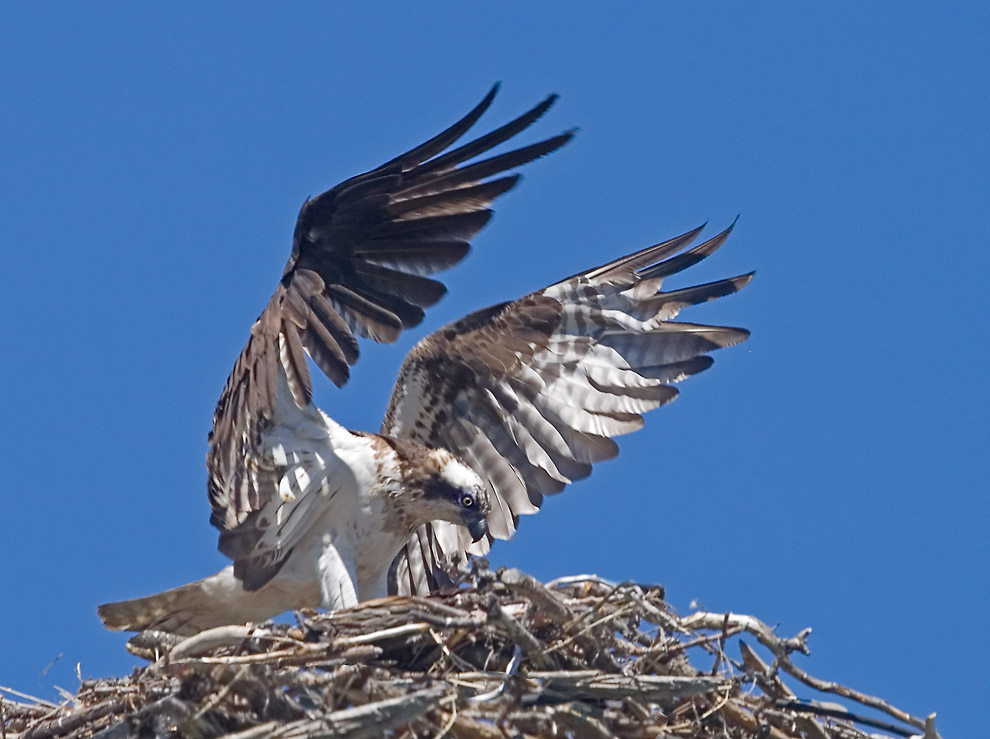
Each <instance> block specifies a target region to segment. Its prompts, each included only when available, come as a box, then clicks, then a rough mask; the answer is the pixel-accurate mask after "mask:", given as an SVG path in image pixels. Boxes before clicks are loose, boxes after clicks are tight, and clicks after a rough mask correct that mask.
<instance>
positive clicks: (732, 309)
mask: <svg viewBox="0 0 990 739" xmlns="http://www.w3.org/2000/svg"><path fill="white" fill-rule="evenodd" d="M357 5H358V4H354V7H348V8H344V7H343V4H323V3H319V4H292V5H291V6H287V7H282V6H280V9H279V10H275V9H273V8H274V6H272V7H269V8H263V7H262V6H261V5H260V4H252V3H247V4H245V3H209V4H186V5H184V6H183V12H181V13H177V12H169V11H167V10H165V9H163V6H161V5H160V4H156V5H152V4H150V3H145V4H133V3H126V4H118V5H116V6H115V5H113V4H110V3H106V4H101V5H100V6H99V9H86V8H83V7H82V6H81V5H78V4H70V3H61V4H51V5H48V6H47V7H46V6H43V5H42V4H40V3H31V4H8V5H7V6H5V9H4V13H3V15H4V20H3V24H2V28H0V100H2V101H3V102H2V106H0V140H2V143H0V149H2V152H3V153H2V165H0V189H2V197H0V238H2V241H3V248H2V260H3V277H4V280H3V283H4V289H3V291H2V294H0V300H2V314H3V316H4V325H5V341H4V346H5V350H4V354H3V357H4V361H3V362H2V363H0V393H2V408H3V413H2V421H0V450H2V451H0V460H2V469H3V480H4V487H5V490H4V493H3V512H4V516H3V527H2V534H0V561H2V563H3V564H2V566H3V579H2V588H0V592H2V603H3V606H2V608H0V685H7V686H12V687H15V688H18V689H20V690H23V691H26V692H28V693H35V694H40V695H42V696H45V697H52V696H54V695H55V690H54V687H53V686H55V685H60V686H62V687H65V688H67V689H69V690H74V689H75V688H76V687H77V682H76V679H75V669H76V664H77V663H79V664H80V665H81V672H82V674H83V676H88V677H93V676H101V675H123V674H125V673H127V672H128V671H129V670H130V668H131V667H132V666H133V665H134V664H136V662H137V661H136V660H134V659H133V658H132V657H130V655H128V654H127V653H126V652H125V650H124V641H125V638H126V637H124V636H122V635H119V634H111V633H108V632H105V631H104V630H103V629H102V627H101V626H100V623H99V621H98V619H97V617H96V612H95V606H96V604H97V603H100V602H103V601H107V600H112V599H120V598H125V597H132V596H137V595H144V594H147V593H150V592H153V591H156V590H160V589H163V588H166V587H170V586H173V585H178V584H180V583H183V582H186V581H188V580H191V579H195V578H198V577H201V576H204V575H207V574H209V573H211V572H213V571H215V570H216V569H218V568H219V567H220V566H222V565H223V564H224V560H223V558H222V556H221V555H219V554H218V553H217V552H216V550H215V545H216V536H215V532H214V530H213V529H211V527H210V526H209V523H208V505H207V500H206V475H205V469H204V453H205V450H206V434H207V431H208V430H209V426H210V419H211V414H212V410H213V405H214V403H215V401H216V398H217V396H218V394H219V391H220V388H221V387H222V385H223V382H224V380H225V378H226V376H227V372H228V371H229V369H230V367H231V365H232V364H233V361H234V359H235V357H236V355H237V353H238V351H239V350H240V348H241V346H242V345H243V343H244V341H245V340H246V338H247V331H248V327H249V326H250V324H251V322H252V321H253V320H254V318H255V316H256V315H257V313H258V312H259V311H260V309H261V308H262V307H263V305H264V303H265V301H266V300H267V299H268V296H269V295H270V292H271V290H272V288H273V287H274V285H275V282H276V280H277V278H278V276H279V274H280V271H281V268H282V265H283V263H284V260H285V258H286V256H287V254H288V250H289V245H290V238H291V233H292V227H293V224H294V220H295V217H296V212H297V209H298V207H299V205H300V204H301V202H302V201H303V199H304V198H305V197H307V196H308V195H313V194H316V193H319V192H321V191H322V190H324V189H326V188H327V187H329V186H331V185H333V184H335V183H336V182H338V181H339V180H341V179H343V178H345V177H347V176H349V175H351V174H354V173H357V172H359V171H363V170H365V169H367V168H369V167H371V166H374V165H377V164H379V163H381V162H382V161H384V160H386V159H388V158H390V157H392V156H393V155H395V154H396V153H398V152H399V151H401V150H403V149H404V148H405V147H408V146H410V145H412V144H415V143H419V141H421V140H422V139H424V138H426V137H428V136H430V135H432V134H434V133H436V132H437V131H438V130H440V129H441V128H443V127H444V126H446V125H447V124H449V123H450V122H452V121H453V120H454V119H455V118H457V117H458V116H460V115H461V114H463V113H464V112H466V111H467V110H468V109H469V108H470V107H471V106H472V105H474V104H475V103H476V102H477V101H478V100H479V99H480V98H481V96H482V95H483V94H484V93H485V91H486V90H487V89H488V87H489V86H490V85H491V83H492V82H494V81H496V80H502V82H503V87H502V93H501V94H500V96H499V98H498V99H497V101H496V103H495V105H494V106H493V110H492V111H491V112H490V113H489V114H488V115H487V116H486V117H485V118H484V119H483V124H482V125H483V126H486V127H488V126H492V125H497V124H499V123H502V122H504V121H505V120H507V119H508V118H509V117H511V116H514V115H515V114H517V113H519V112H521V111H522V110H524V109H526V108H527V107H528V106H530V105H531V104H533V103H535V102H536V101H538V100H539V99H540V98H542V97H543V96H544V95H545V94H546V93H548V92H552V91H555V92H558V93H560V94H561V100H560V102H559V104H558V105H557V106H556V107H555V108H554V109H553V110H552V111H551V113H550V114H548V115H547V116H546V118H545V119H544V120H543V121H541V122H540V123H539V124H538V126H537V127H536V129H535V130H534V131H533V132H532V134H531V137H530V139H529V140H535V138H536V137H537V136H549V135H552V134H554V133H557V132H558V131H561V130H564V129H567V128H570V127H572V126H579V127H580V133H579V135H578V137H577V138H576V139H575V140H574V141H573V142H572V143H571V144H570V145H569V146H567V147H566V148H565V149H564V150H562V151H560V152H558V153H556V154H555V155H553V156H552V157H551V158H549V159H547V160H544V161H541V162H538V163H535V164H533V165H530V166H529V167H528V168H527V169H526V172H525V177H524V180H523V182H522V184H521V185H520V186H519V187H518V188H517V189H516V190H515V191H514V192H512V193H510V194H509V195H508V196H506V197H505V198H503V199H502V200H501V201H499V203H498V208H497V210H498V213H497V216H496V218H495V219H494V220H493V221H492V223H491V224H490V225H489V227H488V228H487V230H485V231H484V232H483V234H482V236H481V237H480V238H479V239H478V240H477V242H476V248H475V250H474V252H473V254H472V256H471V257H470V258H469V259H468V260H467V261H466V262H465V263H464V264H463V265H462V266H460V267H458V268H457V269H455V270H454V271H452V272H450V273H448V274H447V276H446V281H447V284H448V285H449V287H450V294H449V296H448V297H447V298H446V299H445V300H444V301H443V303H442V304H441V305H439V306H438V307H437V308H436V309H434V310H433V311H432V312H431V313H430V314H429V315H428V318H427V321H426V323H425V324H424V327H425V328H426V329H429V328H433V327H436V326H438V325H440V323H441V322H444V321H447V320H450V319H453V318H455V317H458V316H460V315H462V314H464V313H465V312H467V311H469V310H472V309H474V308H477V307H480V306H482V305H485V304H489V303H492V302H496V301H500V300H504V299H507V298H512V297H516V296H519V295H520V294H522V293H524V292H526V291H529V290H531V289H534V288H538V287H541V286H543V285H545V284H547V283H549V282H551V281H553V280H555V279H557V278H560V277H563V276H565V275H568V274H571V273H573V272H575V271H576V270H578V269H581V268H585V267H590V266H593V265H595V264H596V263H599V262H602V261H604V260H606V259H608V258H610V257H613V256H615V255H618V254H620V253H623V252H626V251H629V250H632V249H635V248H638V247H640V246H644V245H646V244H648V243H652V242H653V241H657V240H660V239H662V238H664V237H667V236H670V235H673V234H676V233H680V232H682V231H685V230H687V229H689V228H691V227H693V226H696V225H698V224H699V223H701V222H703V221H706V220H708V221H710V223H711V226H710V229H712V230H710V233H713V232H714V229H719V228H721V227H723V226H725V225H727V224H728V223H730V222H731V221H732V219H733V218H734V217H735V216H736V214H737V213H741V214H742V217H741V218H740V221H739V224H738V226H737V228H736V231H735V233H733V235H732V237H731V239H730V241H729V243H728V244H727V246H726V247H724V249H723V250H722V251H721V252H720V253H719V254H718V255H716V256H715V257H714V258H712V259H711V260H709V261H708V262H706V263H705V264H703V265H700V266H699V267H696V268H693V269H692V270H691V272H689V273H688V276H687V278H686V279H690V280H692V281H695V280H697V281H703V280H709V279H714V278H716V277H721V276H728V275H732V274H738V273H740V272H744V271H748V270H750V269H756V270H758V274H757V277H756V280H755V281H754V282H753V284H752V285H751V286H750V287H748V288H747V289H746V290H745V291H744V292H743V293H742V294H740V295H738V296H734V297H731V298H726V299H723V300H720V301H718V302H716V303H713V304H710V305H706V306H702V307H701V308H700V309H696V310H694V311H692V312H691V313H688V314H686V316H685V317H686V318H688V319H689V320H701V321H711V322H723V323H727V324H730V325H740V326H745V327H748V328H750V329H752V331H753V336H752V338H751V340H750V341H749V342H748V343H746V344H744V345H743V346H741V347H736V348H734V349H730V350H726V351H723V352H719V353H718V354H717V355H716V363H715V366H714V367H713V368H712V370H710V371H709V372H706V373H704V374H702V375H700V376H698V377H695V378H691V379H690V380H688V381H687V382H685V383H684V384H683V385H682V386H681V390H682V395H681V397H680V399H679V400H678V401H677V402H676V403H674V404H673V405H672V406H669V407H666V408H663V409H662V410H659V411H657V412H655V413H653V414H652V415H651V417H650V418H649V419H648V423H647V426H646V429H645V430H644V431H642V432H640V433H638V434H636V435H634V436H632V437H626V438H625V439H624V440H623V441H622V444H621V446H622V453H621V455H620V457H619V459H618V460H616V461H613V462H610V463H607V464H604V465H602V466H601V467H599V468H598V469H597V470H596V472H595V474H594V475H593V476H592V477H591V478H590V479H589V480H587V481H585V482H583V483H581V484H580V485H578V486H576V487H574V488H573V489H571V490H569V491H568V492H567V493H565V494H563V495H561V496H558V497H556V498H553V499H551V500H549V501H548V502H547V504H546V506H545V508H544V511H543V512H542V513H541V514H540V515H539V516H536V517H533V518H529V519H527V520H525V521H524V522H523V525H522V528H521V531H520V534H519V536H518V538H517V540H516V541H514V542H512V543H511V544H505V543H501V544H499V545H498V546H497V548H496V550H495V553H494V557H493V559H494V561H495V562H496V563H498V564H511V565H515V566H519V567H522V568H524V569H526V570H528V571H530V572H532V573H533V574H535V575H537V576H539V577H541V578H549V577H553V576H557V575H563V574H568V573H578V572H589V571H595V572H598V573H600V574H601V575H604V576H607V577H610V578H615V579H627V578H630V579H637V580H641V581H649V582H662V583H664V584H665V585H666V586H667V589H668V593H669V598H670V600H671V602H672V603H673V604H674V605H676V606H677V607H679V608H681V609H682V610H685V611H686V610H688V604H689V603H690V602H691V600H692V599H697V600H699V601H700V602H701V603H703V604H704V605H705V606H706V607H707V608H709V609H712V610H724V609H731V610H734V611H741V612H748V613H751V614H754V615H757V616H759V617H761V618H763V619H764V620H766V621H768V622H771V623H779V624H780V631H781V632H782V633H785V634H788V635H790V634H793V633H795V632H796V631H798V630H799V629H801V628H803V627H805V626H812V627H814V634H813V635H812V638H811V646H812V649H813V653H812V656H811V657H810V658H802V662H801V663H802V665H804V666H805V667H807V668H808V669H809V670H810V671H811V672H813V673H814V674H817V675H819V676H821V677H824V678H834V679H838V680H842V681H845V682H848V683H849V684H851V685H853V686H854V687H857V688H859V689H861V690H864V691H866V692H870V693H874V694H879V695H883V696H885V697H887V698H889V699H890V700H892V701H893V702H894V703H896V704H898V705H900V706H902V707H904V708H906V709H908V710H910V711H912V712H914V713H919V714H924V713H927V712H928V711H932V710H938V711H939V714H940V725H941V728H942V730H943V733H944V735H945V736H946V737H949V736H950V735H952V736H958V737H962V736H976V735H977V734H978V733H979V729H981V728H985V727H984V726H983V720H982V719H978V717H977V716H976V715H975V713H976V711H975V708H976V707H977V706H980V705H983V704H984V703H985V700H986V695H985V689H986V685H987V680H986V664H987V662H988V660H990V651H988V648H987V646H986V644H987V640H986V639H985V638H984V636H983V634H982V631H983V630H982V628H981V621H982V617H983V616H984V614H986V613H987V611H988V606H990V603H988V598H987V586H988V584H990V583H988V580H990V578H988V576H987V566H988V554H990V545H988V534H987V527H988V523H990V510H988V502H987V495H986V493H987V490H988V483H987V457H988V451H990V449H988V436H990V435H988V433H987V430H986V425H987V421H986V419H987V410H988V402H987V401H988V392H987V381H986V379H985V375H986V371H987V370H986V368H987V363H988V359H990V349H988V339H987V336H986V327H985V325H986V323H987V319H988V317H990V311H988V306H990V299H988V297H987V287H986V275H987V274H988V273H990V257H988V253H990V249H988V244H987V240H988V229H987V226H986V222H987V213H986V211H987V205H988V203H990V187H988V172H990V154H988V148H990V146H988V131H990V107H988V95H987V92H988V89H990V84H988V70H990V52H988V44H987V38H988V37H990V20H988V18H990V16H988V14H990V11H987V9H986V5H985V4H983V3H970V4H968V5H967V4H966V3H956V4H953V5H951V6H946V5H937V4H932V3H921V2H901V3H889V2H888V3H879V2H840V3H829V4H824V5H813V4H807V3H793V2H776V3H773V2H767V3H759V4H757V5H756V6H754V5H751V4H735V5H733V6H731V7H728V6H726V5H725V4H721V3H717V4H702V3H680V4H677V5H673V4H669V3H641V4H639V5H636V4H625V3H624V4H622V8H623V10H622V11H621V12H619V11H611V12H602V10H601V3H575V4H570V5H569V6H565V5H564V4H558V3H554V4H546V5H541V6H539V8H540V9H539V10H535V11H534V10H533V5H532V4H530V3H498V4H484V5H482V4H473V3H472V4H464V5H455V4H439V3H437V4H429V5H426V6H424V5H421V4H417V5H415V6H413V5H411V4H408V3H374V4H372V3H369V4H360V5H361V7H360V8H357V7H356V6H357ZM371 8H374V9H371ZM678 284H684V282H681V283H678ZM421 335H422V333H421V332H413V334H412V335H411V336H410V337H409V340H408V341H406V342H405V343H403V344H402V345H400V346H399V347H388V348H382V349H380V348H373V347H368V346H365V348H364V354H363V356H362V360H361V362H360V363H359V365H358V366H357V368H356V369H355V373H354V377H355V380H354V382H353V383H352V384H351V385H350V386H348V387H347V388H345V389H344V390H342V391H337V390H334V389H332V387H331V386H330V384H329V383H328V382H327V383H322V382H321V383H320V386H321V390H320V392H319V393H318V401H319V402H320V404H321V405H322V406H323V407H324V408H325V409H326V410H327V411H328V412H330V413H331V415H333V416H334V417H336V418H337V419H338V420H340V421H342V422H343V423H346V424H348V425H350V426H352V427H355V428H362V429H375V428H377V426H378V423H379V420H380V417H381V413H382V411H383V408H384V404H385V400H386V398H387V396H388V392H389V389H390V386H391V385H390V384H391V381H392V379H393V378H394V375H395V372H396V369H397V367H398V364H399V363H400V361H401V359H402V356H403V354H404V350H405V349H407V348H408V347H409V346H410V343H409V342H410V341H412V340H414V339H416V338H418V337H419V336H421ZM978 720H979V721H980V723H979V724H978V723H977V721H978ZM978 727H979V728H978Z"/></svg>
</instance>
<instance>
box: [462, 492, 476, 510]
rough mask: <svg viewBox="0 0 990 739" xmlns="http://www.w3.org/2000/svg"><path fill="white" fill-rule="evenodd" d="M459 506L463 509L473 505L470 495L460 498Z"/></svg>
mask: <svg viewBox="0 0 990 739" xmlns="http://www.w3.org/2000/svg"><path fill="white" fill-rule="evenodd" d="M461 505H462V506H464V507H465V508H470V507H471V506H473V505H474V498H472V497H471V496H470V495H465V496H464V497H463V498H461Z"/></svg>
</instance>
